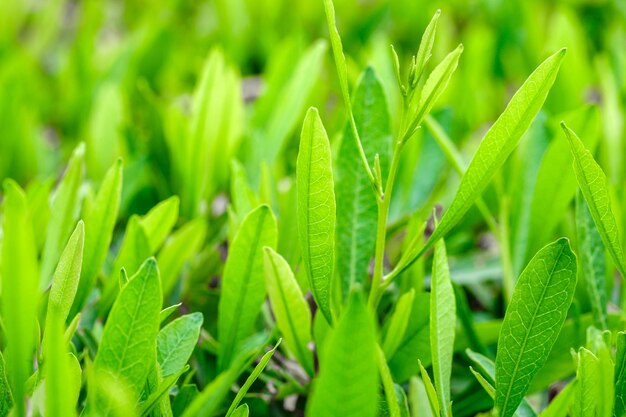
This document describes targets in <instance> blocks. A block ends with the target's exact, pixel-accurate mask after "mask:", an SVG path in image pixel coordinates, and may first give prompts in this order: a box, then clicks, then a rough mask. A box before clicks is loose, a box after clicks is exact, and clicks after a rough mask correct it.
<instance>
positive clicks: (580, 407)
mask: <svg viewBox="0 0 626 417" xmlns="http://www.w3.org/2000/svg"><path fill="white" fill-rule="evenodd" d="M599 367H600V361H599V360H598V358H597V357H596V356H595V355H594V354H593V353H592V352H591V351H589V350H587V349H585V348H580V350H579V351H578V370H577V371H576V380H577V381H578V383H577V393H576V400H575V401H574V407H573V410H572V411H573V413H572V415H573V416H574V417H587V416H600V414H599V413H598V411H599V410H598V409H599V404H598V400H600V399H601V398H602V395H601V393H600V390H601V389H602V380H601V378H600V372H599Z"/></svg>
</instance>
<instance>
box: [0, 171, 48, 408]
mask: <svg viewBox="0 0 626 417" xmlns="http://www.w3.org/2000/svg"><path fill="white" fill-rule="evenodd" d="M2 230H3V239H2V317H3V327H4V334H5V337H6V344H7V348H6V350H5V352H4V356H5V359H6V366H7V376H8V379H9V383H10V386H11V392H12V393H13V398H14V403H15V413H16V416H17V417H22V416H24V415H25V413H26V411H25V410H26V409H25V406H26V404H25V402H24V400H23V398H24V393H25V392H24V384H25V383H26V379H27V378H28V377H29V375H30V374H31V373H32V369H33V363H32V355H33V353H34V351H35V344H36V340H35V335H36V333H35V332H36V328H35V326H36V320H37V317H36V315H37V306H38V299H37V298H38V297H37V294H38V290H37V289H38V282H39V281H38V277H39V275H38V274H37V253H36V250H35V240H34V238H33V229H32V224H31V222H30V214H29V210H28V206H27V203H26V196H25V195H24V192H23V191H22V189H21V188H20V186H19V185H17V184H16V183H15V182H14V181H12V180H7V181H5V182H4V218H3V220H2Z"/></svg>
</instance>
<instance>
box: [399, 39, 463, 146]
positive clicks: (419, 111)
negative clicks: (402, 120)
mask: <svg viewBox="0 0 626 417" xmlns="http://www.w3.org/2000/svg"><path fill="white" fill-rule="evenodd" d="M462 53H463V45H459V46H457V47H456V49H455V50H454V51H452V52H450V53H449V54H448V55H447V56H446V57H445V58H444V59H443V61H441V62H440V63H439V65H437V66H436V67H435V69H434V70H433V72H431V73H430V75H429V76H428V79H427V80H426V83H425V84H424V88H423V89H422V94H421V96H420V100H419V104H418V105H417V108H416V110H415V116H414V119H413V121H412V123H411V126H410V127H409V129H407V131H406V133H405V135H404V138H403V140H407V139H409V138H410V137H411V136H412V135H413V133H414V132H415V129H416V127H417V125H419V124H420V123H421V122H422V120H423V119H424V116H426V115H427V114H428V113H430V110H431V109H432V108H433V106H434V105H435V103H436V102H437V100H438V99H439V97H440V96H441V94H443V92H444V91H445V89H446V87H447V86H448V83H449V82H450V79H451V78H452V74H454V71H456V67H457V66H458V65H459V59H460V58H461V54H462Z"/></svg>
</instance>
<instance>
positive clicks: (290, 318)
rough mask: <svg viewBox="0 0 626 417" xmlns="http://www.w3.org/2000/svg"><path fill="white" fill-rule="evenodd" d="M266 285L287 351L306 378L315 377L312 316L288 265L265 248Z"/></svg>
mask: <svg viewBox="0 0 626 417" xmlns="http://www.w3.org/2000/svg"><path fill="white" fill-rule="evenodd" d="M264 251H265V257H264V265H265V284H266V286H267V293H268V296H269V299H270V303H271V305H272V311H273V313H274V316H275V317H276V325H277V326H278V329H279V330H280V332H281V334H282V335H283V337H284V338H285V344H286V345H287V349H289V351H290V352H291V353H292V354H293V355H294V356H295V358H296V359H297V360H298V362H299V363H300V365H302V367H303V368H304V370H305V371H306V372H307V373H308V374H309V375H311V376H312V375H314V373H315V371H314V369H313V355H312V353H311V351H310V350H309V347H308V345H309V343H310V342H311V312H310V310H309V306H308V305H307V303H306V300H305V299H304V295H303V294H302V291H301V290H300V287H299V286H298V282H297V281H296V279H295V277H294V276H293V272H291V268H290V267H289V264H287V261H285V259H284V258H283V257H282V256H280V255H279V254H278V253H276V251H274V250H273V249H272V248H268V247H266V248H264Z"/></svg>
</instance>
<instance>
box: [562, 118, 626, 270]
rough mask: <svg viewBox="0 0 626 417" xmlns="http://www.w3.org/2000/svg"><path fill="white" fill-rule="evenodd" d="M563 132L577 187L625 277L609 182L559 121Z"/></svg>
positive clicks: (589, 153)
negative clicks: (567, 144) (571, 157)
mask: <svg viewBox="0 0 626 417" xmlns="http://www.w3.org/2000/svg"><path fill="white" fill-rule="evenodd" d="M561 127H562V128H563V131H564V132H565V136H566V137H567V139H568V141H569V144H570V147H571V150H572V154H573V155H574V173H575V174H576V180H577V181H578V186H579V187H580V191H581V192H582V194H583V196H584V197H585V201H586V202H587V206H588V207H589V211H590V212H591V217H592V218H593V221H594V222H595V224H596V227H597V228H598V232H600V237H601V238H602V241H603V242H604V246H606V249H607V250H608V252H609V254H611V258H612V259H613V262H615V266H616V267H617V269H618V270H619V272H620V274H621V275H622V277H624V278H626V261H625V260H624V252H623V246H622V242H621V239H620V236H619V229H618V226H617V221H616V220H615V217H614V216H613V211H612V210H611V198H610V196H609V185H608V181H607V178H606V175H604V172H603V171H602V168H600V165H598V163H597V162H596V161H595V160H594V159H593V155H591V152H589V151H588V150H587V149H586V148H585V145H583V143H582V142H581V140H580V139H579V138H578V136H576V133H574V131H573V130H571V129H569V128H568V127H567V126H566V125H565V123H561Z"/></svg>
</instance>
